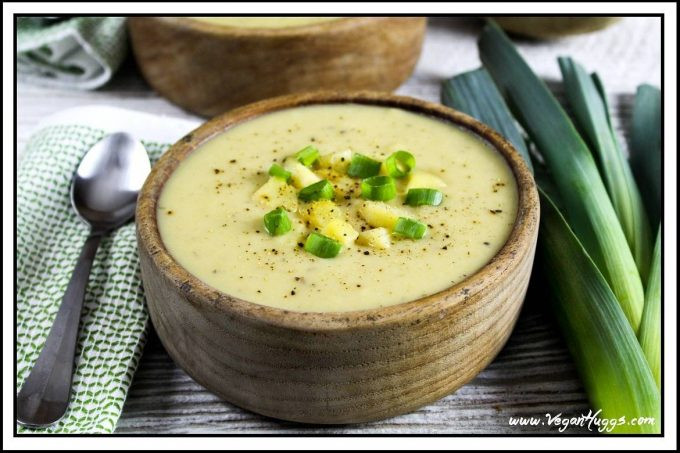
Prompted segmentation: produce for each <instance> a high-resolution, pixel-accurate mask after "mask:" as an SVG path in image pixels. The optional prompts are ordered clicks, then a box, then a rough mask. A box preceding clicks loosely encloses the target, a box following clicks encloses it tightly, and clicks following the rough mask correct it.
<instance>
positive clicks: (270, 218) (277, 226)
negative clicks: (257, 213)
mask: <svg viewBox="0 0 680 453" xmlns="http://www.w3.org/2000/svg"><path fill="white" fill-rule="evenodd" d="M291 228H292V226H291V223H290V219H289V218H288V213H286V211H285V210H284V209H283V208H281V207H279V208H276V209H274V210H273V211H269V212H268V213H266V214H265V215H264V229H265V231H266V232H267V233H269V234H270V235H271V236H281V235H282V234H286V233H288V232H289V231H290V230H291Z"/></svg>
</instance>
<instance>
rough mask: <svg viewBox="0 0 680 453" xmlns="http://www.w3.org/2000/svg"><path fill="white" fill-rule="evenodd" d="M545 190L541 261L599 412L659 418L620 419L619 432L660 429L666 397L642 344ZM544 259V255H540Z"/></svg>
mask: <svg viewBox="0 0 680 453" xmlns="http://www.w3.org/2000/svg"><path fill="white" fill-rule="evenodd" d="M540 194H541V234H539V247H538V249H539V252H540V255H539V256H540V258H542V259H541V265H536V266H534V272H539V273H540V277H541V278H534V279H533V281H541V280H543V279H546V280H547V281H548V283H549V284H550V287H551V289H552V291H551V294H550V295H549V296H547V297H545V300H548V301H549V302H550V304H551V305H552V309H553V311H554V313H555V315H556V318H557V321H558V323H559V326H560V328H561V330H562V332H563V334H564V338H565V339H566V342H567V346H568V347H569V351H570V352H571V355H572V357H573V358H574V362H575V364H576V367H577V369H578V372H579V374H580V376H581V380H582V382H583V385H584V387H585V389H586V392H587V393H588V399H589V400H590V403H591V406H592V407H593V409H594V410H595V411H598V410H601V411H602V412H601V415H600V418H602V419H612V420H615V419H619V418H620V417H625V418H626V420H627V421H630V420H632V419H635V418H637V417H654V419H655V423H654V424H644V423H640V424H631V423H619V424H616V425H615V426H612V428H613V432H614V433H658V432H659V431H660V427H661V420H660V397H659V391H658V389H657V387H656V385H655V383H654V378H653V377H652V373H651V371H650V368H649V366H648V365H647V362H646V361H645V356H644V354H643V350H642V348H641V347H640V344H639V343H638V341H637V338H636V337H635V333H634V332H633V329H631V326H630V324H629V323H628V322H627V321H626V316H625V314H624V313H623V310H621V307H620V305H619V303H618V301H617V300H616V296H615V295H614V293H612V291H611V288H610V287H609V285H608V284H607V281H606V280H605V278H604V277H603V275H602V274H601V273H600V271H599V269H598V268H597V266H596V265H595V263H594V262H593V261H592V259H591V258H590V256H588V253H587V252H586V250H585V249H584V248H583V246H582V245H581V243H580V242H579V240H578V239H577V237H576V236H575V235H574V232H573V231H572V230H571V228H569V225H567V222H566V221H565V219H564V217H562V215H561V213H560V212H559V210H558V209H557V207H556V206H555V204H554V203H553V202H552V201H551V199H550V198H549V197H548V196H547V195H546V193H545V192H544V191H542V190H541V191H540ZM537 258H538V257H537Z"/></svg>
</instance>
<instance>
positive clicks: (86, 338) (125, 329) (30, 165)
mask: <svg viewBox="0 0 680 453" xmlns="http://www.w3.org/2000/svg"><path fill="white" fill-rule="evenodd" d="M197 125H198V123H197V122H194V121H188V120H180V119H174V118H167V117H166V118H162V117H159V116H153V115H149V114H145V113H139V112H134V111H129V110H124V109H119V108H113V107H97V106H93V107H77V108H74V109H70V110H66V111H63V112H61V113H59V114H56V115H55V116H52V117H51V118H48V119H47V120H46V121H43V122H42V123H41V125H39V126H38V127H37V128H36V131H35V132H34V133H33V135H32V136H31V138H30V139H29V141H28V143H27V145H26V148H25V150H24V155H23V158H22V161H21V163H20V165H19V168H18V172H17V193H16V196H17V198H16V203H17V205H16V209H17V218H16V222H17V225H16V227H17V231H16V235H17V236H16V240H17V251H16V268H17V275H16V297H17V303H16V310H17V312H16V314H17V316H16V317H17V328H16V342H17V344H16V348H17V389H16V390H17V392H18V391H19V389H20V388H21V385H22V384H23V382H24V380H25V379H26V377H27V376H28V374H29V372H30V370H31V368H32V367H33V364H34V363H35V361H36V360H37V358H38V355H39V353H40V350H41V349H42V346H43V344H44V342H45V339H46V338H47V334H48V332H49V330H50V327H51V326H52V322H53V321H54V318H55V316H56V313H57V310H58V308H59V305H60V303H61V298H62V296H63V294H64V291H65V289H66V285H67V284H68V281H69V279H70V277H71V273H72V271H73V268H74V266H75V263H76V260H77V258H78V254H79V252H80V249H81V247H82V245H83V243H84V241H85V238H86V237H87V235H88V227H87V226H86V225H85V224H83V222H82V221H80V220H79V219H78V218H77V217H76V215H75V213H74V211H73V209H72V207H71V204H70V198H69V190H70V185H71V178H72V176H73V173H74V171H75V169H76V167H77V166H78V163H79V162H80V160H81V159H82V157H83V156H84V155H85V153H86V152H87V151H88V150H89V149H90V148H91V147H92V146H93V145H94V144H95V143H96V142H97V141H99V140H100V139H102V138H103V137H104V136H105V135H106V134H107V133H110V132H115V131H126V132H130V133H132V134H133V135H135V136H136V137H137V138H139V139H140V140H142V142H143V143H144V145H145V146H146V149H147V151H148V152H149V155H150V157H151V160H152V163H153V162H155V161H156V160H157V159H158V157H159V156H160V155H161V154H162V153H163V152H164V151H165V150H166V149H167V148H168V146H169V144H171V143H173V142H175V141H176V140H177V139H179V138H180V137H181V136H183V135H184V134H186V133H187V132H189V131H191V130H192V129H194V128H195V127H196V126H197ZM147 324H148V315H147V312H146V308H145V305H144V294H143V290H142V286H141V279H140V271H139V260H138V255H137V244H136V239H135V227H134V224H132V223H129V224H127V225H124V226H123V227H121V228H119V229H117V230H115V231H114V232H112V233H111V234H109V235H108V236H107V237H106V238H105V239H104V240H103V241H102V243H101V245H100V247H99V250H98V252H97V256H96V258H95V261H94V263H93V266H92V272H91V275H90V279H89V284H88V287H87V292H86V296H85V301H84V305H83V311H82V317H81V323H80V331H79V336H78V346H77V349H76V363H75V371H74V375H73V388H72V394H71V404H70V407H69V410H68V412H67V413H66V415H65V416H64V418H63V419H62V420H61V421H60V422H59V423H57V424H56V425H54V426H52V427H50V428H48V429H42V430H36V429H29V428H25V427H18V432H19V433H31V434H34V433H110V432H113V430H114V429H115V426H116V422H117V421H118V418H119V416H120V413H121V410H122V408H123V403H124V402H125V397H126V394H127V391H128V388H129V386H130V383H131V380H132V377H133V374H134V372H135V369H136V367H137V363H138V362H139V358H140V356H141V353H142V348H143V346H144V342H145V339H146V332H147Z"/></svg>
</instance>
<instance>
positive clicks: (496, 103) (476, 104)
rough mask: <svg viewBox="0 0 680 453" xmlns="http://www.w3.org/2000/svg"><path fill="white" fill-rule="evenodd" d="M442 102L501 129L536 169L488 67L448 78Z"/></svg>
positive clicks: (529, 165)
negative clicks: (487, 69)
mask: <svg viewBox="0 0 680 453" xmlns="http://www.w3.org/2000/svg"><path fill="white" fill-rule="evenodd" d="M442 102H443V103H444V104H446V105H448V106H449V107H453V108H454V109H457V110H460V111H461V112H463V113H467V114H468V115H470V116H472V117H473V118H476V119H478V120H479V121H481V122H482V123H485V124H488V125H489V126H491V127H492V128H494V129H496V130H497V131H498V132H500V133H501V135H502V136H503V137H505V138H506V139H507V140H508V141H509V142H510V143H512V145H513V146H514V147H515V149H516V150H517V151H519V154H520V155H521V156H522V157H523V158H524V162H525V163H526V164H527V166H528V167H529V170H531V171H533V166H532V165H531V158H530V155H529V149H528V148H527V144H526V142H525V141H524V137H523V136H522V133H521V132H520V129H519V128H518V127H517V122H516V121H515V119H514V118H513V117H512V114H511V113H510V109H508V105H507V104H506V103H505V100H504V99H503V96H501V93H500V92H499V91H498V88H497V87H496V85H494V83H493V80H492V79H491V76H489V73H488V72H487V71H486V69H484V68H479V69H475V70H474V71H469V72H464V73H462V74H458V75H457V76H455V77H453V78H451V79H449V80H447V81H445V82H444V85H443V87H442Z"/></svg>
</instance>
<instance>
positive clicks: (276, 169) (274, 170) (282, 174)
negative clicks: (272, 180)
mask: <svg viewBox="0 0 680 453" xmlns="http://www.w3.org/2000/svg"><path fill="white" fill-rule="evenodd" d="M269 175H270V176H275V177H277V178H281V179H283V180H284V181H286V182H288V180H290V172H289V171H288V170H286V169H285V168H283V167H282V166H281V165H279V164H272V166H271V167H269Z"/></svg>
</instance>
